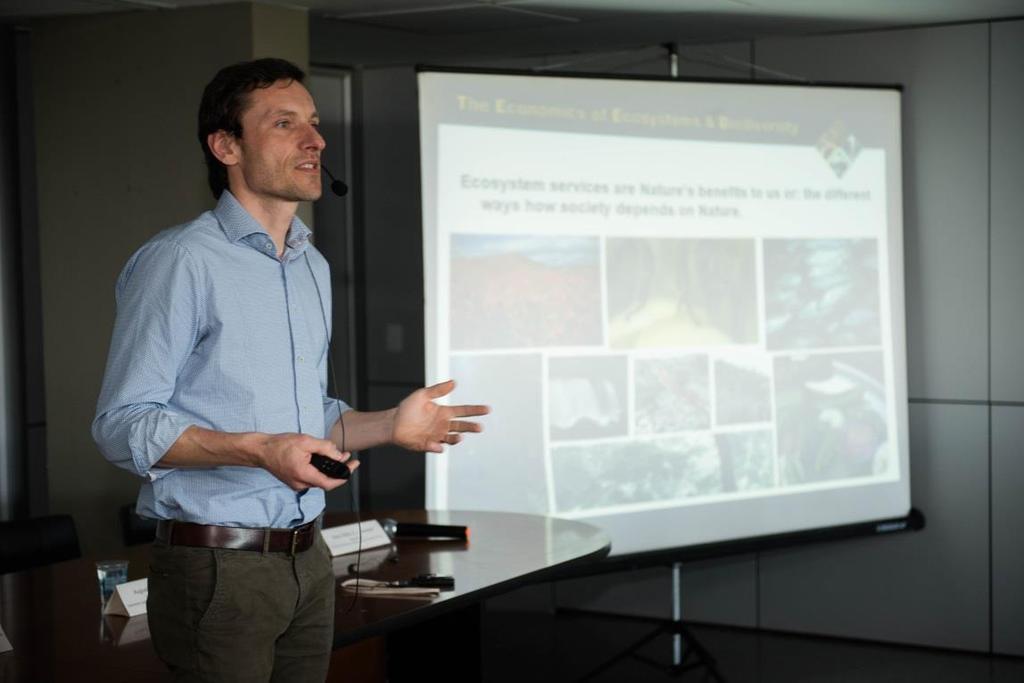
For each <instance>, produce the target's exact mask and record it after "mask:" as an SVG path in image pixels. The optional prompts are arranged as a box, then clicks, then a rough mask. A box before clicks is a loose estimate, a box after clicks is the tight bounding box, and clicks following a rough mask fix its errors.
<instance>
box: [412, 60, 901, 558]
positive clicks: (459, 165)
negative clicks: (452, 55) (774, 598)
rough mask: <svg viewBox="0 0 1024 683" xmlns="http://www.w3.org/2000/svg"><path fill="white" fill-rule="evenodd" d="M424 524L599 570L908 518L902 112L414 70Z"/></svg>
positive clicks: (869, 104)
mask: <svg viewBox="0 0 1024 683" xmlns="http://www.w3.org/2000/svg"><path fill="white" fill-rule="evenodd" d="M419 98H420V99H419V102H420V136H421V164H422V193H423V194H422V205H423V238H424V242H423V244H424V276H425V297H426V302H425V304H426V306H425V311H426V313H425V333H426V340H425V342H426V372H427V378H426V379H427V381H428V382H435V381H440V380H443V379H446V378H449V377H452V378H454V379H456V381H457V382H458V387H457V389H456V391H455V392H454V393H453V395H452V396H451V400H452V402H459V403H461V402H473V403H488V404H490V405H491V406H492V408H493V412H492V414H491V415H490V416H488V417H486V418H485V419H484V420H483V422H484V425H485V432H484V433H483V434H481V435H479V436H478V437H476V438H470V439H467V440H466V441H464V442H463V443H462V444H460V445H459V446H457V447H455V448H451V449H449V450H448V452H447V453H445V454H443V455H439V456H437V457H433V456H431V457H428V465H427V497H426V503H427V507H428V508H432V509H441V510H443V509H482V510H505V511H518V512H530V513H539V514H546V515H554V516H559V517H565V518H574V519H583V520H588V521H591V522H593V523H595V524H597V525H598V526H601V527H602V528H604V529H605V530H606V531H607V532H608V533H609V534H610V536H611V538H612V553H613V554H616V555H621V554H627V553H635V552H641V551H649V550H658V549H665V548H677V547H683V546H690V545H695V544H706V543H716V542H726V541H731V540H738V539H750V538H755V537H761V536H770V535H775V534H781V533H787V532H795V531H802V530H810V529H818V528H823V527H832V526H839V525H846V524H852V523H857V522H864V521H872V520H881V519H886V518H892V517H899V516H903V515H906V514H907V513H908V512H909V509H910V481H909V469H908V437H907V388H906V344H905V330H904V292H903V250H902V244H903V242H902V199H901V157H900V93H899V91H898V90H896V89H891V88H864V87H856V88H853V87H820V86H813V87H811V86H794V85H776V84H771V85H769V84H747V83H745V84H737V83H710V82H682V81H670V80H634V79H615V78H571V77H561V76H558V77H555V76H532V75H510V74H505V75H499V74H481V73H451V72H433V71H424V72H421V73H420V74H419Z"/></svg>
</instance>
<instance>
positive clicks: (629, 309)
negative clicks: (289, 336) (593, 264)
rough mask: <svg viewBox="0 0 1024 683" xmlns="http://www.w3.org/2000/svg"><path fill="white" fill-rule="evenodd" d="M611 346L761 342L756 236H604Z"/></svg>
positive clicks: (679, 345) (634, 346)
mask: <svg viewBox="0 0 1024 683" xmlns="http://www.w3.org/2000/svg"><path fill="white" fill-rule="evenodd" d="M607 249H608V255H607V264H608V265H607V269H608V334H609V342H610V344H611V346H612V347H613V348H644V347H648V348H649V347H659V348H665V347H668V348H672V347H689V346H714V345H731V344H753V343H756V342H757V341H758V323H757V320H758V314H757V276H756V273H757V271H756V268H755V262H754V249H755V245H754V241H753V240H749V239H633V238H627V239H619V238H609V239H608V240H607Z"/></svg>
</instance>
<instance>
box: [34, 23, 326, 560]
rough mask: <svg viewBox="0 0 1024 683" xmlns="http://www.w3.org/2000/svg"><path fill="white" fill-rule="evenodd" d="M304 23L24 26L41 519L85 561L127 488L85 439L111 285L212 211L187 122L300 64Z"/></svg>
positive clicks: (100, 548)
mask: <svg viewBox="0 0 1024 683" xmlns="http://www.w3.org/2000/svg"><path fill="white" fill-rule="evenodd" d="M308 52H309V37H308V22H307V16H306V14H305V13H304V12H301V11H295V10H288V9H281V8H269V7H263V6H259V5H252V4H249V3H238V4H232V5H221V6H214V7H206V8H198V9H188V10H174V11H142V12H129V13H124V14H114V15H100V16H92V17H82V18H72V19H62V20H54V21H44V22H39V23H38V24H35V25H33V27H32V65H33V87H34V90H35V101H34V106H35V111H36V135H37V141H36V149H37V158H38V192H39V231H40V250H41V256H40V261H41V264H40V266H41V275H42V298H43V338H44V358H45V361H44V362H45V374H46V399H47V427H48V429H47V431H48V463H49V482H50V499H51V511H52V512H54V513H61V512H66V513H70V514H72V515H73V516H74V518H75V521H76V523H77V525H78V532H79V537H80V540H81V544H82V549H83V552H85V553H99V554H111V553H116V552H117V551H118V550H119V548H120V540H119V539H120V529H119V526H118V518H117V510H118V508H119V507H120V506H121V505H124V504H125V503H129V502H132V501H134V499H135V496H136V493H137V490H138V481H137V480H136V479H135V478H134V477H133V476H132V475H131V474H129V473H127V472H124V471H122V470H119V469H117V468H115V467H113V466H111V465H109V464H108V463H107V462H106V461H105V460H104V459H103V457H102V456H101V455H100V454H99V452H98V450H97V448H96V446H95V445H94V444H93V442H92V439H91V436H90V431H89V430H90V425H91V422H92V418H93V413H94V410H95V406H96V398H97V395H98V394H99V387H100V382H101V380H102V375H103V369H104V366H105V363H106V354H107V349H108V345H109V341H110V331H111V327H112V324H113V317H114V299H113V286H114V280H115V278H116V277H117V274H118V272H119V271H120V269H121V267H122V266H123V265H124V263H125V261H126V259H127V258H128V256H129V255H130V254H131V253H132V252H133V251H134V250H135V249H136V248H137V247H138V246H140V245H141V244H142V243H143V242H145V241H146V240H147V239H148V238H149V237H151V236H153V235H155V234H156V233H157V232H159V231H160V230H162V229H164V228H166V227H169V226H171V225H174V224H177V223H180V222H183V221H186V220H189V219H190V218H192V217H193V216H195V215H197V214H199V213H200V212H202V211H204V210H206V209H208V208H210V207H211V206H212V204H213V200H212V198H211V196H210V192H209V190H208V188H207V187H206V174H205V167H204V165H203V156H202V152H201V150H200V148H199V144H198V142H197V141H196V137H195V135H196V133H195V130H196V111H197V108H198V103H199V97H200V95H201V93H202V88H203V86H204V85H205V84H206V83H207V82H208V81H209V80H210V78H211V77H212V76H213V74H214V73H215V72H216V70H217V69H219V68H220V67H222V66H225V65H227V64H231V63H234V62H238V61H242V60H245V59H251V58H253V57H254V56H266V55H270V54H275V55H280V56H283V57H285V58H290V59H292V60H294V61H296V62H298V63H299V64H300V66H304V67H305V66H306V65H308V61H309V57H308Z"/></svg>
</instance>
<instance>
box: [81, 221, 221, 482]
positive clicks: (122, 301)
mask: <svg viewBox="0 0 1024 683" xmlns="http://www.w3.org/2000/svg"><path fill="white" fill-rule="evenodd" d="M204 291H205V285H204V283H203V281H202V276H201V273H200V272H199V270H198V268H197V267H196V263H195V260H194V259H193V258H192V256H191V254H190V253H189V252H188V250H187V249H186V248H185V247H183V246H182V245H180V244H178V243H176V242H174V241H172V240H157V241H155V242H151V243H150V244H147V245H146V246H145V247H143V248H142V249H140V250H139V251H138V252H136V253H135V254H134V255H133V256H132V258H131V259H129V261H128V264H127V265H126V266H125V268H124V270H123V271H122V272H121V275H120V276H119V277H118V280H117V286H116V289H115V298H116V302H117V316H116V319H115V322H114V332H113V336H112V338H111V342H110V353H109V355H108V357H107V367H106V372H105V373H104V376H103V386H102V388H101V390H100V397H99V401H98V404H97V407H96V418H95V419H94V420H93V423H92V436H93V439H94V440H95V441H96V445H97V446H99V449H100V451H101V452H102V453H103V455H104V457H106V459H107V460H109V461H110V462H111V463H113V464H115V465H117V466H118V467H122V468H124V469H126V470H128V471H130V472H133V473H135V474H136V475H138V476H140V477H146V478H148V479H150V480H151V481H152V480H155V479H158V478H159V477H161V476H164V475H166V474H167V473H169V472H171V471H172V468H162V467H156V463H157V462H158V461H159V460H160V459H161V458H162V457H163V456H164V454H165V453H166V452H167V450H168V449H169V448H170V447H171V446H172V445H173V444H174V442H175V441H177V440H178V437H180V436H181V434H182V432H184V431H185V430H186V429H187V428H188V427H189V426H191V425H193V424H198V423H199V422H198V421H197V420H196V419H195V417H194V416H191V415H185V414H181V413H180V412H177V411H175V410H173V409H171V408H170V407H169V403H170V401H171V397H172V396H173V395H174V388H175V381H176V378H177V377H178V375H179V373H180V372H181V369H182V367H183V366H184V364H185V362H186V361H187V359H188V357H189V355H190V354H191V353H192V351H193V349H194V348H195V345H196V343H197V340H198V339H199V335H200V331H201V330H202V327H203V309H202V305H201V302H202V300H203V292H204Z"/></svg>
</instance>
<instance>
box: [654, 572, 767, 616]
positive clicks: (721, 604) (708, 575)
mask: <svg viewBox="0 0 1024 683" xmlns="http://www.w3.org/2000/svg"><path fill="white" fill-rule="evenodd" d="M680 594H681V595H682V598H683V609H682V614H683V618H684V619H686V620H687V621H699V622H707V623H714V624H728V625H730V626H748V627H751V628H753V627H755V626H757V558H756V557H755V556H754V555H737V556H735V557H726V558H722V559H715V560H707V561H704V562H689V563H687V564H684V565H683V571H682V576H681V577H680ZM666 599H667V596H666Z"/></svg>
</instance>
